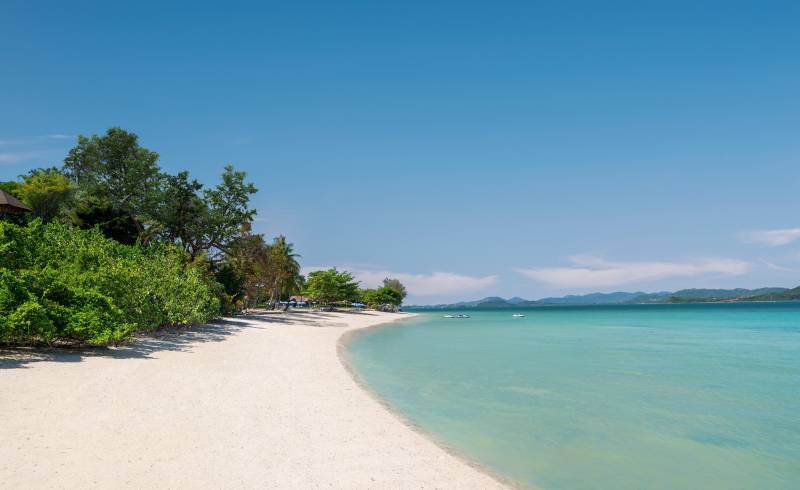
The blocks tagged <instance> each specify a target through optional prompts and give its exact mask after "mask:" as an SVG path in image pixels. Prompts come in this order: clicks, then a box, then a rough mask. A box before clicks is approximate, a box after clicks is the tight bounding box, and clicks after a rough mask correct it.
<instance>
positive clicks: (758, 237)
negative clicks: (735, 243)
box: [739, 228, 800, 247]
mask: <svg viewBox="0 0 800 490" xmlns="http://www.w3.org/2000/svg"><path fill="white" fill-rule="evenodd" d="M739 239H741V240H742V241H743V242H746V243H758V244H761V245H767V246H770V247H778V246H781V245H788V244H790V243H792V242H793V241H795V240H797V239H800V228H783V229H779V230H753V231H744V232H742V233H740V234H739Z"/></svg>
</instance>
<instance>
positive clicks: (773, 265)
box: [758, 259, 800, 273]
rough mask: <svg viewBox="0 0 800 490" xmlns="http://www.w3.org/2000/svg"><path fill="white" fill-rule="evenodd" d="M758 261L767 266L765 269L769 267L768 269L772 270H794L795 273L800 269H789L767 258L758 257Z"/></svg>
mask: <svg viewBox="0 0 800 490" xmlns="http://www.w3.org/2000/svg"><path fill="white" fill-rule="evenodd" d="M758 261H759V262H761V263H762V264H764V265H765V266H767V269H770V270H773V271H781V272H795V273H796V272H800V271H798V270H796V269H790V268H788V267H783V266H781V265H778V264H776V263H774V262H770V261H769V260H767V259H758Z"/></svg>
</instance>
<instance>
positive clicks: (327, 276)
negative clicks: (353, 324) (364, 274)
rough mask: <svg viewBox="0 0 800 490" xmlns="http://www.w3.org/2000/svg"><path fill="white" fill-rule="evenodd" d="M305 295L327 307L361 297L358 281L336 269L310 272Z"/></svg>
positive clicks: (347, 273) (345, 272)
mask: <svg viewBox="0 0 800 490" xmlns="http://www.w3.org/2000/svg"><path fill="white" fill-rule="evenodd" d="M303 295H305V296H308V297H309V298H311V299H312V300H315V301H319V302H320V303H322V304H325V305H331V304H335V303H342V302H349V301H355V300H356V299H358V297H359V289H358V281H356V280H355V279H354V278H353V275H352V274H350V273H349V272H347V271H341V272H340V271H338V270H337V269H336V267H333V268H331V269H328V270H322V271H314V272H310V273H309V274H308V279H307V280H306V285H305V290H304V291H303Z"/></svg>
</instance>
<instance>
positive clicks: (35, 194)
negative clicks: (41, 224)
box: [17, 168, 73, 222]
mask: <svg viewBox="0 0 800 490" xmlns="http://www.w3.org/2000/svg"><path fill="white" fill-rule="evenodd" d="M17 192H18V194H19V197H20V199H22V201H23V202H24V203H25V204H27V205H28V206H29V207H30V208H31V209H32V210H33V215H34V216H36V217H37V218H39V219H41V220H42V221H45V222H47V221H50V220H53V219H55V218H57V217H58V216H59V215H61V214H62V213H63V212H64V210H65V208H66V206H67V203H68V202H69V200H70V197H71V196H72V192H73V187H72V184H71V183H70V181H69V179H68V178H67V176H66V175H64V173H63V172H61V171H60V170H59V169H57V168H48V169H36V170H31V171H30V172H29V173H28V175H26V176H25V177H24V180H23V181H22V183H21V184H20V185H19V186H18V190H17Z"/></svg>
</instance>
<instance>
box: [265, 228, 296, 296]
mask: <svg viewBox="0 0 800 490" xmlns="http://www.w3.org/2000/svg"><path fill="white" fill-rule="evenodd" d="M269 257H270V261H269V276H270V279H271V284H272V287H271V294H270V301H271V302H272V303H273V304H276V303H277V302H278V301H280V299H281V295H282V294H283V293H289V292H293V291H294V290H297V289H298V288H299V286H300V285H301V284H302V276H301V275H300V264H299V263H298V262H297V259H298V258H299V257H300V255H298V254H296V253H294V245H293V244H291V243H288V242H287V241H286V237H285V236H283V235H280V236H278V237H277V238H275V239H274V240H273V241H272V244H270V245H269Z"/></svg>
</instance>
